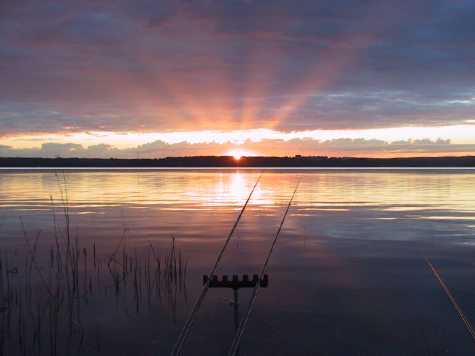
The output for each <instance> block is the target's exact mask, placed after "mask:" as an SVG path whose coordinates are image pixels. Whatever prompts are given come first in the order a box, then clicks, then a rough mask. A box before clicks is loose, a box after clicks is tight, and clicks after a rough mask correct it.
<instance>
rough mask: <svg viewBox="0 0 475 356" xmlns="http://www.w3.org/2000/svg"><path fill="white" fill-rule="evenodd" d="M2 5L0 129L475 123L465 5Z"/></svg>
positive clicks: (473, 30) (473, 33) (472, 52)
mask: <svg viewBox="0 0 475 356" xmlns="http://www.w3.org/2000/svg"><path fill="white" fill-rule="evenodd" d="M0 6H1V7H0V38H1V39H0V76H1V78H2V80H1V82H0V108H1V112H0V128H1V131H0V135H2V134H3V135H4V134H17V133H35V132H42V133H55V132H63V131H64V130H65V129H64V128H65V127H68V128H75V130H78V131H87V130H106V131H112V130H116V131H166V130H172V131H174V130H206V129H210V128H212V129H214V128H215V127H216V126H217V127H220V128H222V129H235V128H246V129H251V128H274V129H279V130H283V131H289V130H311V129H318V128H325V129H339V128H377V127H397V126H406V125H411V124H417V125H451V124H458V123H463V122H466V121H467V120H473V119H474V115H473V106H474V104H475V100H474V97H475V85H474V84H473V83H475V71H474V70H473V63H474V62H475V21H473V18H475V3H474V2H473V1H397V2H395V1H389V0H382V1H363V0H360V1H357V0H354V1H350V0H348V1H318V0H311V1H310V0H308V1H290V0H289V1H285V0H274V1H265V0H262V1H252V0H248V1H237V0H221V1H211V0H202V1H194V0H189V1H171V0H170V1H154V2H152V1H144V0H135V1H67V2H64V1H42V0H38V1H34V2H28V1H3V2H2V3H1V5H0ZM144 125H145V126H144Z"/></svg>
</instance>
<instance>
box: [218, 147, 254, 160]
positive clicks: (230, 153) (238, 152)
mask: <svg viewBox="0 0 475 356" xmlns="http://www.w3.org/2000/svg"><path fill="white" fill-rule="evenodd" d="M225 155H226V156H232V157H234V159H235V160H236V161H239V160H240V159H241V157H245V156H255V154H253V153H250V152H249V151H245V150H230V151H227V152H226V153H225Z"/></svg>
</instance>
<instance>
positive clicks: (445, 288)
mask: <svg viewBox="0 0 475 356" xmlns="http://www.w3.org/2000/svg"><path fill="white" fill-rule="evenodd" d="M421 253H422V256H424V258H425V259H426V261H427V263H428V264H429V266H430V268H431V269H432V272H434V274H435V276H436V277H437V279H438V280H439V282H440V284H441V285H442V288H444V291H445V293H446V294H447V296H448V297H449V298H450V300H451V302H452V304H453V305H454V307H455V309H456V310H457V312H458V313H459V315H460V317H461V318H462V321H463V323H464V324H465V326H466V327H467V330H468V332H469V333H470V336H471V337H472V340H473V341H474V342H475V331H474V330H473V328H472V326H471V325H470V323H469V322H468V320H467V318H466V317H465V315H464V313H463V312H462V309H460V307H459V305H458V304H457V302H456V301H455V299H454V297H453V296H452V293H450V291H449V289H448V288H447V286H446V285H445V283H444V282H443V281H442V278H440V276H439V274H438V273H437V271H436V270H435V268H434V266H433V265H432V263H430V261H429V259H428V258H427V256H426V255H425V253H424V252H422V251H421Z"/></svg>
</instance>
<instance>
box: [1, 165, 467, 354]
mask: <svg viewBox="0 0 475 356" xmlns="http://www.w3.org/2000/svg"><path fill="white" fill-rule="evenodd" d="M260 174H261V171H260V170H237V171H236V170H122V171H112V170H83V171H80V170H66V171H57V172H55V171H41V170H30V171H28V170H24V171H21V170H2V171H0V187H1V188H0V222H1V226H0V248H1V254H2V261H3V269H2V281H1V283H2V285H1V286H0V287H1V288H2V295H3V299H4V306H5V307H6V308H7V310H5V311H3V312H2V318H3V330H2V334H1V335H0V336H1V337H0V341H1V340H2V338H3V341H1V342H2V345H3V346H2V347H3V350H4V351H5V353H6V354H19V353H20V352H26V353H27V354H33V355H35V354H48V355H49V354H50V353H51V350H52V349H54V350H57V353H58V354H61V355H62V354H78V351H79V353H80V354H81V355H131V354H143V355H168V354H169V353H170V352H171V350H172V348H173V346H174V344H175V341H176V340H177V338H178V335H179V334H180V331H181V329H182V327H183V325H184V323H185V321H186V319H187V317H188V315H189V313H190V311H191V309H192V307H193V305H194V303H195V300H196V298H197V296H198V295H199V292H200V290H201V285H202V275H204V274H208V273H209V271H210V269H211V267H212V266H213V264H214V262H215V260H216V258H217V257H218V254H219V252H220V251H221V248H222V246H223V244H224V241H225V240H226V238H227V237H228V235H229V233H230V231H231V229H232V227H233V225H234V223H235V221H236V219H237V217H238V215H239V213H240V211H241V209H242V207H243V205H244V203H245V201H246V199H247V197H248V196H249V193H250V192H251V190H252V187H253V186H254V184H255V183H256V181H257V179H258V178H259V176H260ZM299 180H301V182H300V185H299V187H298V190H297V193H296V195H295V198H294V201H293V203H292V206H291V207H290V210H289V213H288V215H287V218H286V220H285V222H284V225H283V228H282V231H281V233H280V235H279V238H278V241H277V244H276V248H275V251H274V254H273V255H272V258H271V260H270V263H269V268H268V270H267V273H268V275H269V286H268V287H267V288H262V289H261V290H260V291H259V294H258V297H257V299H256V303H255V305H254V308H253V311H252V313H251V315H250V318H249V322H248V324H247V326H246V329H245V332H244V335H243V338H242V343H241V349H240V354H241V355H472V354H474V352H475V347H474V346H475V344H474V340H473V339H472V337H471V335H470V332H469V329H468V327H467V326H466V325H465V324H464V321H463V320H462V318H461V316H460V315H459V313H458V312H457V310H456V308H455V306H454V304H453V303H452V301H451V299H450V298H449V297H448V295H447V293H446V291H445V290H444V288H443V287H442V285H441V283H440V281H439V280H438V279H437V277H436V275H435V274H434V272H433V270H432V269H431V267H430V266H429V264H428V262H427V261H426V259H425V258H424V254H425V256H427V258H428V260H429V261H430V262H431V263H432V265H433V266H434V268H435V270H436V271H437V273H438V274H439V276H440V278H441V280H442V281H443V282H444V283H445V286H446V288H447V290H448V291H449V292H450V293H451V295H452V297H453V300H454V301H455V302H456V303H457V305H458V307H459V308H460V310H461V312H462V313H463V314H464V316H465V317H466V320H467V321H468V323H471V324H472V325H474V326H475V309H474V308H473V305H474V304H473V302H474V300H475V264H474V262H473V261H475V229H474V227H475V214H474V212H475V171H474V170H266V171H265V172H264V173H263V175H262V177H261V180H260V182H259V184H258V186H257V188H256V190H255V192H254V194H253V195H252V197H251V200H250V202H249V205H248V207H247V209H246V210H245V212H244V214H243V216H242V218H241V221H240V223H239V225H238V228H237V230H236V232H235V234H234V236H233V239H232V240H231V243H230V245H229V247H228V249H227V252H226V254H225V257H224V259H223V261H222V263H221V265H220V268H219V270H218V273H217V274H218V276H221V275H234V274H237V275H243V274H250V275H252V274H254V273H256V274H257V273H259V272H260V270H261V268H262V265H263V263H264V261H265V259H266V257H267V254H268V251H269V248H270V246H271V244H272V241H273V239H274V237H275V235H276V232H277V230H278V228H279V225H280V223H281V220H282V218H283V216H284V213H285V210H286V208H287V205H288V203H289V200H290V197H291V196H292V193H293V191H294V189H295V188H296V186H297V183H298V182H299ZM68 219H69V225H68ZM68 226H69V235H70V238H71V239H72V241H73V246H77V249H76V250H75V251H78V253H77V256H78V258H79V260H78V264H77V265H78V266H79V267H80V268H81V271H82V272H81V273H82V274H81V273H80V274H79V282H78V287H77V288H78V291H77V294H76V297H74V296H73V297H74V298H75V299H74V298H72V299H71V300H73V299H74V303H77V304H74V307H71V308H66V305H67V303H66V300H67V298H65V299H64V300H65V301H63V302H62V300H63V299H61V298H58V299H56V303H58V304H56V308H57V309H58V310H60V311H59V312H58V313H57V315H56V314H54V315H55V318H57V320H59V324H58V325H57V326H54V325H56V324H54V323H52V322H51V321H48V320H52V319H51V315H53V314H52V313H53V312H52V310H53V309H54V308H52V305H53V304H52V302H50V300H52V299H51V295H52V292H51V290H49V291H48V293H49V294H48V295H46V294H45V292H44V291H42V289H41V288H42V287H41V286H45V285H48V286H51V285H52V282H51V281H52V280H54V278H55V277H54V273H53V272H52V271H53V269H54V268H53V267H51V266H53V265H54V263H53V262H52V260H51V255H52V253H53V252H52V251H62V252H61V253H62V256H63V257H62V258H63V259H64V258H65V257H64V255H65V253H66V252H65V251H66V250H65V248H64V246H63V245H64V243H65V239H66V237H65V236H66V235H67V231H68ZM172 239H174V247H173V248H174V251H175V253H176V254H175V256H176V259H177V260H178V258H180V259H181V260H180V261H181V268H182V270H181V277H180V278H181V279H180V280H179V281H177V280H174V281H172V282H171V283H168V284H163V281H162V282H161V283H162V284H161V287H160V290H159V292H160V293H158V291H154V292H153V293H147V291H150V290H151V289H153V288H152V287H150V286H148V287H147V286H146V281H147V278H149V279H148V280H152V278H151V277H150V275H147V273H148V272H146V271H147V268H148V271H150V269H151V268H150V266H151V262H150V261H151V260H152V261H155V260H154V258H153V253H152V252H151V246H153V249H154V250H153V252H155V253H160V254H161V255H160V256H161V257H160V258H161V259H162V262H161V263H162V267H161V268H162V272H163V269H164V267H163V266H164V265H163V263H164V258H165V256H166V254H167V253H169V252H170V251H171V248H172V243H173V242H172V241H173V240H172ZM56 241H59V244H63V245H62V247H60V248H58V249H57V248H56V247H55V246H56ZM35 242H36V244H35ZM28 244H29V245H28ZM76 244H77V245H76ZM94 250H95V255H94V257H93V253H94V252H93V251H94ZM159 251H160V252H159ZM178 253H179V255H178ZM125 254H127V259H128V260H130V261H132V260H133V261H132V262H130V266H129V265H128V266H127V271H128V272H130V273H128V274H127V276H126V277H125V276H123V280H122V277H120V283H123V285H122V284H121V285H120V288H118V289H117V288H115V286H114V277H113V273H112V272H113V271H112V272H111V271H110V270H109V268H110V266H111V261H112V262H114V263H116V267H117V266H119V265H118V264H117V263H119V262H120V261H123V260H120V258H122V257H123V256H125ZM32 256H34V258H32ZM119 256H122V257H120V258H119ZM93 260H94V261H93ZM93 263H94V267H93ZM120 263H123V262H120ZM49 264H50V265H51V266H49ZM96 264H97V265H96ZM133 264H135V266H136V267H135V269H134V267H133V266H132V265H133ZM185 264H186V273H185ZM48 266H49V267H48ZM98 266H99V267H98ZM137 266H141V267H137ZM52 268H53V269H52ZM15 269H17V270H16V271H15ZM132 271H134V272H133V273H132ZM68 273H69V272H68ZM71 273H72V272H71ZM84 273H85V275H84ZM134 273H135V277H134ZM137 276H138V277H137ZM134 278H135V279H134ZM134 281H135V282H134ZM137 281H139V282H138V283H142V284H143V285H144V287H136V284H134V283H137ZM7 282H8V283H10V285H9V287H8V288H9V291H10V293H11V295H12V297H11V298H10V301H9V304H8V305H7V304H6V302H5V300H7V299H8V297H7V296H6V293H7V292H6V290H7ZM152 284H153V283H152ZM57 285H59V287H58V289H60V290H65V289H66V288H67V286H66V280H61V281H60V283H59V284H57ZM28 286H29V287H28ZM251 292H252V291H251V289H250V288H249V289H240V290H239V299H240V300H239V301H240V303H241V304H240V305H241V306H240V312H241V315H242V313H243V312H244V310H245V308H246V306H247V302H248V300H249V296H250V294H251ZM15 293H16V299H15ZM28 293H30V297H29V298H30V299H29V302H28V301H25V302H23V303H24V304H22V302H21V300H22V299H21V298H22V297H21V296H24V295H27V294H28ZM35 293H36V294H38V295H35ZM70 297H71V295H70ZM232 298H233V293H232V290H231V289H218V288H212V289H210V290H209V291H208V294H207V297H206V299H205V302H204V304H203V306H202V307H201V309H200V312H199V314H198V316H197V318H196V320H195V323H194V325H193V327H192V329H191V331H190V334H189V336H188V338H187V340H186V342H185V344H184V347H183V349H182V352H181V355H226V354H227V352H228V350H229V347H230V345H231V342H232V339H233V336H234V314H233V313H234V309H233V306H231V305H230V300H232ZM15 300H16V302H15ZM18 300H20V302H18ZM25 300H26V299H25ZM32 301H33V302H34V304H35V305H36V306H35V307H34V308H33V307H31V308H30V307H27V306H26V305H27V304H28V305H31V304H32ZM15 303H16V304H15ZM61 303H63V304H61ZM71 305H73V304H71ZM20 306H21V308H22V309H21V310H19V307H20ZM61 308H62V309H61ZM65 308H66V309H65ZM63 309H65V310H66V311H63ZM68 312H69V319H68ZM48 315H49V319H48ZM55 320H56V319H55ZM64 320H68V321H64ZM52 325H53V326H54V327H53V326H52ZM63 326H64V327H63ZM22 328H23V329H22ZM40 329H41V332H40V333H38V332H36V334H35V330H36V331H38V330H40ZM63 329H64V330H63ZM21 330H23V331H21ZM29 330H33V331H29ZM53 331H54V335H55V336H54V337H52V336H51V333H52V332H53ZM19 339H22V341H21V342H19ZM69 340H72V341H71V342H70V341H69ZM51 345H54V347H53V346H51Z"/></svg>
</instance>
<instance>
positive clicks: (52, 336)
mask: <svg viewBox="0 0 475 356" xmlns="http://www.w3.org/2000/svg"><path fill="white" fill-rule="evenodd" d="M57 179H58V184H59V186H60V192H61V200H60V203H59V204H58V203H56V202H55V201H54V200H53V198H52V197H50V200H51V204H52V209H53V221H54V236H53V237H52V239H51V240H52V241H53V243H52V244H51V245H50V246H48V248H47V249H42V248H40V241H41V239H42V234H43V233H42V231H41V230H40V231H38V233H37V234H36V235H35V236H34V237H33V238H32V237H30V236H28V233H27V232H26V229H25V227H24V224H23V220H22V218H20V221H21V225H22V229H23V236H24V240H25V246H26V250H25V251H24V252H20V253H17V251H16V250H15V251H2V250H0V355H2V354H9V355H10V354H11V355H43V354H44V355H54V356H55V355H69V354H81V353H82V351H81V350H82V347H83V344H84V341H85V337H86V329H85V325H84V323H83V319H84V315H85V314H86V312H87V308H88V307H89V306H91V305H92V304H93V303H94V302H98V301H99V302H101V301H102V300H103V298H108V294H107V290H109V289H112V290H113V291H114V293H113V295H114V297H115V300H116V304H117V309H119V307H121V308H123V309H124V311H125V312H126V313H128V311H129V309H130V308H131V306H132V305H133V310H134V311H135V313H136V314H139V313H141V312H142V311H143V306H144V305H146V306H147V308H146V309H147V310H148V312H149V315H151V313H152V305H153V304H154V301H158V303H156V304H157V305H162V303H161V301H162V298H166V300H167V303H166V305H167V306H169V307H170V308H171V309H172V313H173V315H175V313H176V301H177V297H178V296H179V295H180V294H185V295H186V288H185V286H186V283H185V281H186V266H187V260H185V259H183V258H182V256H181V252H180V251H179V250H177V248H176V246H175V238H174V237H172V243H171V247H170V248H169V249H167V250H166V251H165V252H164V253H163V254H161V253H160V250H159V249H158V248H157V247H154V246H153V244H152V242H150V243H149V246H147V248H146V250H145V251H141V250H139V249H138V248H136V247H134V248H133V250H132V253H130V251H131V250H130V249H129V248H127V247H126V240H127V234H128V229H127V228H126V227H125V223H124V230H123V234H122V236H121V238H120V241H119V244H118V245H117V247H116V248H115V250H114V251H113V253H112V254H110V255H108V254H104V255H101V254H100V253H98V251H97V249H96V244H93V246H91V247H90V248H86V247H84V246H81V243H80V238H79V231H78V230H77V229H76V230H73V229H71V224H70V222H71V219H70V209H69V203H68V200H67V189H66V187H65V180H64V179H60V178H59V177H58V176H57ZM58 205H59V209H58ZM57 211H61V214H60V215H58V214H57V213H56V212H57ZM0 224H1V222H0ZM91 251H92V253H91ZM144 256H146V257H145V258H144ZM104 265H107V269H106V270H104V267H103V266H104ZM104 271H107V272H106V273H104ZM101 332H106V331H105V330H104V328H103V327H100V325H99V323H97V324H95V325H94V331H93V333H92V334H93V335H90V336H91V337H92V339H93V340H94V341H93V342H95V343H96V345H97V351H98V353H100V351H101V346H100V334H101Z"/></svg>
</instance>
